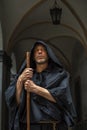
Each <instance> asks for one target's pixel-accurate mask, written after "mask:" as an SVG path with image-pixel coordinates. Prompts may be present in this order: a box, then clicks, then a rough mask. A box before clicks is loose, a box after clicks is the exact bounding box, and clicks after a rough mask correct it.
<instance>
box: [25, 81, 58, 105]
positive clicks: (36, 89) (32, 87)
mask: <svg viewBox="0 0 87 130" xmlns="http://www.w3.org/2000/svg"><path fill="white" fill-rule="evenodd" d="M24 87H25V90H26V91H27V92H33V93H36V94H38V95H40V96H42V97H44V98H46V99H48V100H50V101H52V102H55V103H56V101H55V99H54V98H53V96H52V95H51V94H50V92H49V91H48V90H47V89H45V88H43V87H41V86H38V85H36V84H35V83H34V82H33V81H32V80H27V81H26V82H25V83H24Z"/></svg>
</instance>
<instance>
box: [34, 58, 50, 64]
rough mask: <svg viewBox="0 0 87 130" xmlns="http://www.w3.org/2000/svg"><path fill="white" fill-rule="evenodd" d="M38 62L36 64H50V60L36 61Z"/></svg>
mask: <svg viewBox="0 0 87 130" xmlns="http://www.w3.org/2000/svg"><path fill="white" fill-rule="evenodd" d="M35 62H36V64H40V65H41V64H45V63H47V62H48V59H38V60H36V61H35Z"/></svg>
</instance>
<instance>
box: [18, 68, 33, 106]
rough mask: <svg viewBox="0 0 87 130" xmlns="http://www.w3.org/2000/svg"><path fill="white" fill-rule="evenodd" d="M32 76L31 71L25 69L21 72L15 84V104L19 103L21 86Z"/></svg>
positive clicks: (30, 69)
mask: <svg viewBox="0 0 87 130" xmlns="http://www.w3.org/2000/svg"><path fill="white" fill-rule="evenodd" d="M32 76H33V69H32V68H26V69H24V71H23V72H22V74H21V75H20V76H19V77H18V80H17V84H16V99H17V103H18V104H19V103H20V96H21V92H22V89H23V84H24V83H25V82H26V81H27V80H28V79H31V78H32Z"/></svg>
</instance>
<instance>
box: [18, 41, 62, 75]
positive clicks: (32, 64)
mask: <svg viewBox="0 0 87 130" xmlns="http://www.w3.org/2000/svg"><path fill="white" fill-rule="evenodd" d="M37 44H41V45H43V46H44V47H45V48H46V50H47V53H48V56H49V59H50V62H51V63H52V64H53V63H55V64H56V65H57V66H58V67H59V68H63V66H62V64H61V63H60V61H59V60H58V58H57V57H56V55H55V54H54V52H53V51H52V49H51V48H50V47H49V46H48V45H47V44H46V43H45V42H43V41H40V40H39V41H36V42H35V43H34V45H33V46H32V48H31V50H30V67H31V68H33V69H34V68H35V61H34V58H33V54H34V48H35V47H36V45H37ZM25 66H26V60H25V61H24V63H23V64H22V66H21V68H20V70H19V73H21V72H22V70H23V69H24V68H25Z"/></svg>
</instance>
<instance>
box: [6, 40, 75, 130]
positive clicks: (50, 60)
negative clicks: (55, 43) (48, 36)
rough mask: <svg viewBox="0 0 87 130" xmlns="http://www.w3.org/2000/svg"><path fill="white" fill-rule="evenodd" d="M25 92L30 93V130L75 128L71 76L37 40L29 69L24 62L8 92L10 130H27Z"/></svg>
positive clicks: (45, 46)
mask: <svg viewBox="0 0 87 130" xmlns="http://www.w3.org/2000/svg"><path fill="white" fill-rule="evenodd" d="M26 91H28V92H30V93H31V98H30V99H31V100H30V120H31V130H36V129H38V130H53V128H52V126H51V124H49V123H48V124H46V123H42V124H41V123H40V122H41V121H43V122H44V121H45V122H48V121H57V122H58V124H57V126H56V127H57V130H67V129H68V126H73V125H74V119H73V118H74V117H76V113H75V109H74V106H73V103H72V98H71V94H70V88H69V73H68V72H67V71H66V70H65V69H64V68H63V67H62V65H61V64H60V62H59V60H58V59H57V58H56V56H55V55H54V53H53V51H52V50H51V49H50V48H49V47H48V46H47V44H46V43H44V42H42V41H37V42H36V43H35V44H34V46H33V47H32V49H31V52H30V68H26V63H25V62H24V63H23V65H22V67H21V69H20V70H19V73H18V74H17V76H16V77H15V79H14V81H13V82H12V83H11V84H10V86H9V87H8V89H7V90H6V93H5V95H6V102H7V105H8V108H9V116H10V117H9V130H26Z"/></svg>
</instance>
